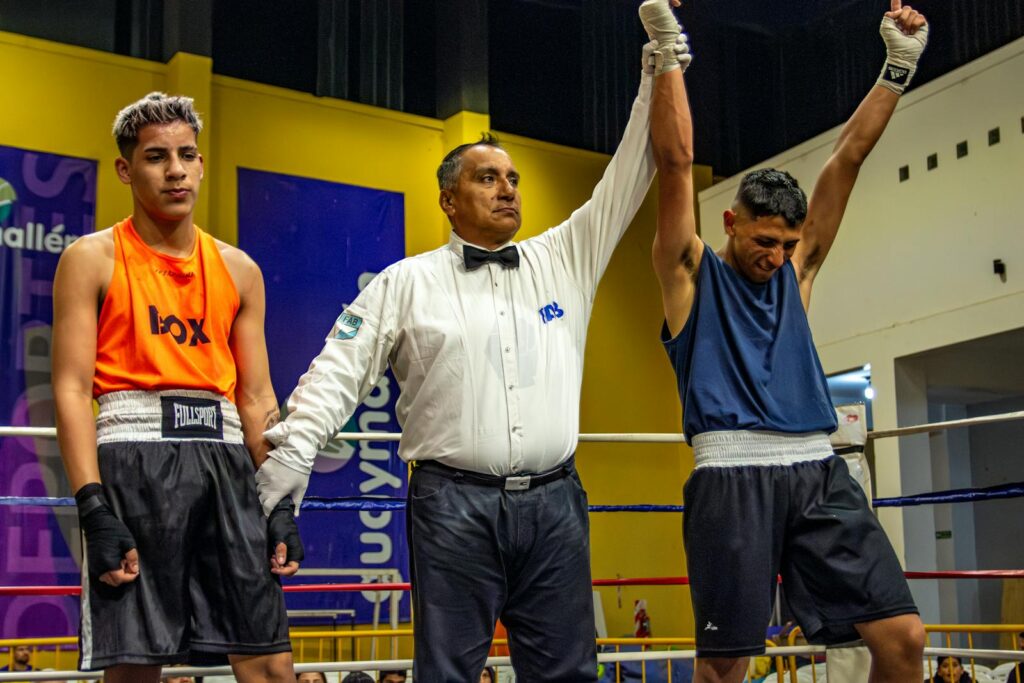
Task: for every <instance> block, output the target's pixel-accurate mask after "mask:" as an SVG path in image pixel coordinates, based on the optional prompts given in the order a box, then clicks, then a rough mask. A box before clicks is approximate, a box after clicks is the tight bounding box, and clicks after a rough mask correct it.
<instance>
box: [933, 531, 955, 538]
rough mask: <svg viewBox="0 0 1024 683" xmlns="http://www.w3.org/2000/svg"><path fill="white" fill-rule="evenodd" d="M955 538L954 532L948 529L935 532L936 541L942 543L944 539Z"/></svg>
mask: <svg viewBox="0 0 1024 683" xmlns="http://www.w3.org/2000/svg"><path fill="white" fill-rule="evenodd" d="M948 538H953V532H952V531H950V530H948V529H943V530H942V531H936V532H935V540H937V541H941V540H943V539H948Z"/></svg>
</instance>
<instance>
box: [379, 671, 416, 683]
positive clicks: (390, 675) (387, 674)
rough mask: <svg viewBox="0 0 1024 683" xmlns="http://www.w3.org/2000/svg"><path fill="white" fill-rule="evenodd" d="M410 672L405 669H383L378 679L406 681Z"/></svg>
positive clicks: (389, 682) (387, 682)
mask: <svg viewBox="0 0 1024 683" xmlns="http://www.w3.org/2000/svg"><path fill="white" fill-rule="evenodd" d="M408 676H409V674H408V673H406V672H405V671H398V670H396V671H381V672H380V677H379V678H378V679H377V682H378V683H405V679H406V678H408Z"/></svg>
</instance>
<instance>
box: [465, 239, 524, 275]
mask: <svg viewBox="0 0 1024 683" xmlns="http://www.w3.org/2000/svg"><path fill="white" fill-rule="evenodd" d="M462 257H463V259H465V261H466V270H476V269H477V268H479V267H480V266H482V265H483V264H485V263H487V262H488V261H492V262H494V263H497V264H498V265H500V266H504V267H505V268H518V267H519V250H518V249H516V248H515V247H514V246H508V247H505V248H504V249H499V250H498V251H487V250H486V249H477V248H476V247H471V246H469V245H468V244H467V245H465V246H463V247H462Z"/></svg>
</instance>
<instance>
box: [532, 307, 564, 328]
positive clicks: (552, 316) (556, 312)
mask: <svg viewBox="0 0 1024 683" xmlns="http://www.w3.org/2000/svg"><path fill="white" fill-rule="evenodd" d="M537 312H538V313H540V319H541V322H543V323H544V324H545V325H547V324H548V323H549V322H551V321H552V320H558V319H559V318H561V317H562V316H564V315H565V311H564V310H563V309H562V308H560V307H559V305H558V302H557V301H552V302H551V303H549V304H548V305H547V306H542V307H541V308H539V309H538V310H537Z"/></svg>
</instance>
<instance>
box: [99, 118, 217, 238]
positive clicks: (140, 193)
mask: <svg viewBox="0 0 1024 683" xmlns="http://www.w3.org/2000/svg"><path fill="white" fill-rule="evenodd" d="M114 164H115V167H116V169H117V175H118V177H119V178H120V179H121V182H123V183H125V184H126V185H131V186H132V196H133V197H134V200H135V206H136V208H137V209H140V210H142V211H144V212H145V213H146V214H147V215H148V216H150V217H151V218H153V219H154V220H159V221H180V220H183V219H186V218H188V217H189V216H191V215H192V210H193V208H194V207H195V204H196V200H197V199H198V197H199V184H200V182H201V181H202V179H203V157H202V155H201V154H199V149H198V148H197V147H196V134H195V131H193V130H192V127H191V126H189V125H188V124H187V123H185V122H184V121H172V122H170V123H151V124H149V125H147V126H143V127H142V129H141V130H140V131H139V137H138V143H137V144H136V145H135V148H134V149H133V150H132V154H131V158H130V159H126V158H124V157H120V158H118V159H117V161H115V162H114Z"/></svg>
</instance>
